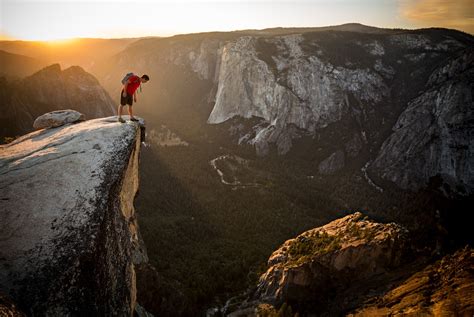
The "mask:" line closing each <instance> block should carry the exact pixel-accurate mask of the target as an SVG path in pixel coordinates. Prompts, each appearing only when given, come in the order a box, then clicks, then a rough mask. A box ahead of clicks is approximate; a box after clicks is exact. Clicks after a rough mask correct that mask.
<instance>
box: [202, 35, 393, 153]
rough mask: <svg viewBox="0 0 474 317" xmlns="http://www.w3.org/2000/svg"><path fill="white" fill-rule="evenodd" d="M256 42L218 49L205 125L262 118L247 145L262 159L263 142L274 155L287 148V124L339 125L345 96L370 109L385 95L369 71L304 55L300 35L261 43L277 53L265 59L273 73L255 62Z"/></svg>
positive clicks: (376, 76)
mask: <svg viewBox="0 0 474 317" xmlns="http://www.w3.org/2000/svg"><path fill="white" fill-rule="evenodd" d="M257 41H258V39H257V38H255V37H250V36H247V37H241V38H239V39H238V40H237V41H235V42H231V43H229V44H226V45H225V46H224V48H223V50H222V54H221V61H220V68H219V79H218V88H217V93H216V97H215V100H216V101H215V105H214V108H213V110H212V112H211V114H210V115H209V119H208V123H211V124H217V123H222V122H224V121H226V120H228V119H230V118H233V117H235V116H240V117H243V118H251V117H253V116H255V117H260V118H263V119H265V121H266V122H267V125H266V126H264V127H263V129H260V131H258V132H257V133H256V135H255V137H254V138H253V139H252V140H249V143H251V144H255V145H256V149H257V152H258V153H259V154H266V152H267V151H266V147H267V144H266V143H276V145H277V147H278V152H279V153H280V154H284V153H286V152H287V151H288V150H289V148H290V147H291V139H292V136H291V134H290V133H288V131H289V130H290V126H291V125H294V126H296V127H298V128H300V129H304V130H307V131H310V132H314V131H315V130H316V129H320V128H324V127H326V126H327V125H329V124H330V123H333V122H336V121H338V120H340V119H341V117H342V115H343V114H344V113H345V112H346V111H347V108H348V107H349V101H348V98H349V94H351V96H354V97H355V98H357V99H358V100H360V101H361V102H366V103H372V104H373V103H377V102H379V101H380V100H381V99H382V98H383V97H384V96H386V95H387V94H388V89H387V87H386V85H385V83H384V81H383V79H382V77H381V76H380V75H379V74H378V73H377V72H375V71H373V70H370V69H351V68H345V67H340V66H335V65H332V64H330V63H327V62H325V61H324V60H322V59H321V58H319V57H318V56H317V55H313V54H311V55H308V54H305V53H304V52H303V50H302V48H301V46H300V43H301V42H302V41H303V38H302V36H301V35H288V36H283V37H276V38H274V39H271V40H266V41H268V43H267V44H268V45H274V46H275V47H276V49H277V55H275V56H271V58H272V60H273V62H274V64H275V65H276V66H275V67H276V69H272V68H271V65H270V64H269V63H268V62H266V61H264V60H262V59H261V58H260V57H259V54H258V51H257V45H258V44H257ZM288 143H289V144H288Z"/></svg>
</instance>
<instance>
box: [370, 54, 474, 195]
mask: <svg viewBox="0 0 474 317" xmlns="http://www.w3.org/2000/svg"><path fill="white" fill-rule="evenodd" d="M473 83H474V49H473V47H472V46H471V47H470V48H468V49H466V50H464V51H462V52H461V53H460V54H458V56H457V57H455V58H452V59H449V60H448V61H447V62H446V63H444V64H442V65H441V66H440V67H438V68H437V69H436V70H435V71H434V72H433V73H432V74H431V75H430V77H429V79H428V82H427V84H426V89H425V90H424V91H423V92H422V93H421V94H420V95H419V96H418V97H416V98H415V99H413V100H411V101H410V102H409V103H408V107H407V108H406V109H405V111H404V112H403V113H402V114H401V115H400V117H399V118H398V120H397V122H396V124H395V125H394V127H393V134H392V135H391V136H390V137H389V138H388V139H387V140H386V141H385V142H384V144H383V145H382V147H381V149H380V151H379V153H378V155H377V158H376V159H375V161H374V163H373V164H372V165H371V166H370V171H372V172H374V173H376V174H377V175H380V176H381V177H382V178H384V179H387V180H390V181H392V182H394V183H396V184H398V185H399V186H400V187H402V188H410V189H419V188H421V187H423V186H426V184H427V182H428V181H429V180H430V178H431V177H435V176H439V177H440V178H441V180H442V182H443V183H444V184H446V185H445V188H444V190H445V191H447V192H448V193H452V192H457V193H460V194H462V195H466V196H468V195H472V193H473V191H474V99H473V91H474V86H473V85H474V84H473Z"/></svg>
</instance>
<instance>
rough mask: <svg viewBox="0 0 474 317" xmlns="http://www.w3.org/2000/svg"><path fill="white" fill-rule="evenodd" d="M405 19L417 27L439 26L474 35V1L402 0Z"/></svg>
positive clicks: (401, 9) (401, 4)
mask: <svg viewBox="0 0 474 317" xmlns="http://www.w3.org/2000/svg"><path fill="white" fill-rule="evenodd" d="M399 3H400V13H401V16H402V17H403V18H405V19H406V20H408V21H410V22H412V23H414V24H415V25H417V26H422V27H429V26H439V27H446V28H453V29H458V30H462V31H465V32H468V33H471V34H474V2H473V0H400V1H399Z"/></svg>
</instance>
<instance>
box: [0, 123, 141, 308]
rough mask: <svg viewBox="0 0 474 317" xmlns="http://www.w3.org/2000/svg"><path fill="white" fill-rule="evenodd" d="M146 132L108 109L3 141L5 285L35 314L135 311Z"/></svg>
mask: <svg viewBox="0 0 474 317" xmlns="http://www.w3.org/2000/svg"><path fill="white" fill-rule="evenodd" d="M140 134H141V133H140V127H139V125H138V124H135V123H131V122H128V123H126V124H121V123H118V122H117V121H116V117H110V118H103V119H96V120H91V121H86V122H81V123H78V124H75V125H67V126H62V127H60V128H55V129H46V130H40V131H37V132H33V133H30V134H28V135H25V136H23V137H21V138H19V139H17V140H16V141H14V142H12V143H10V144H8V145H5V146H2V147H0V210H1V217H2V221H1V222H0V291H3V292H5V293H7V294H9V296H11V297H12V299H13V300H14V301H15V302H16V303H17V304H18V305H19V306H20V308H22V309H23V310H24V311H25V312H26V313H27V314H29V315H35V316H41V315H49V316H65V315H77V316H79V315H80V316H96V315H103V316H105V315H107V316H110V315H119V316H125V315H131V314H132V312H133V310H134V308H135V303H136V287H135V284H136V283H135V269H134V265H135V263H137V262H144V261H146V260H147V258H146V253H145V252H144V251H143V249H142V247H141V244H140V239H139V232H138V227H137V221H136V215H135V211H134V207H133V200H134V196H135V194H136V192H137V189H138V157H139V150H140Z"/></svg>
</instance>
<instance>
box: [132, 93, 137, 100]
mask: <svg viewBox="0 0 474 317" xmlns="http://www.w3.org/2000/svg"><path fill="white" fill-rule="evenodd" d="M133 100H134V101H135V102H137V92H136V91H135V92H134V93H133Z"/></svg>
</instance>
